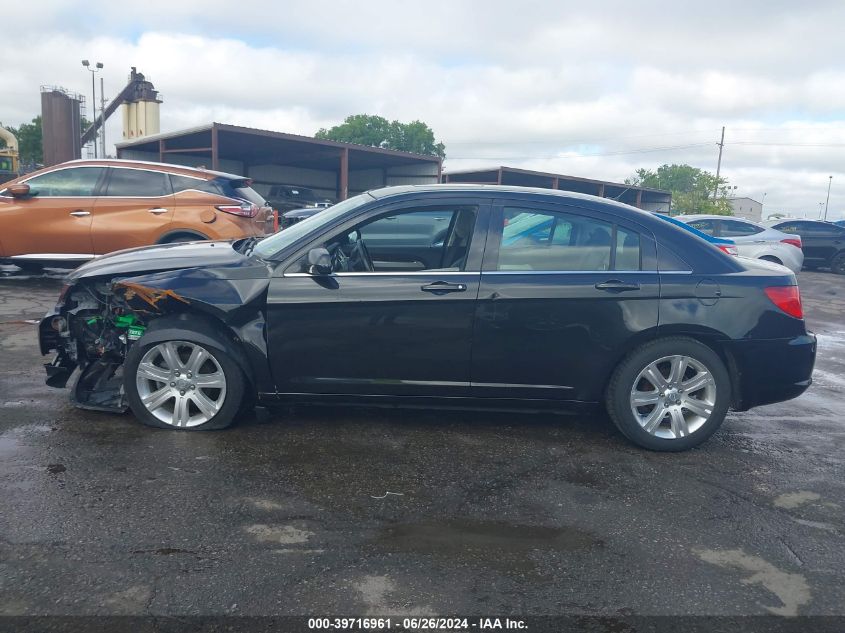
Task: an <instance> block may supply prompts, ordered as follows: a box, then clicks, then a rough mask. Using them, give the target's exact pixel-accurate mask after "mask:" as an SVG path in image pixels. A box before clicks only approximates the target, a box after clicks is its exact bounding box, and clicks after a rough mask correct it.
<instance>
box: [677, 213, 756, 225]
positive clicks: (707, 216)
mask: <svg viewBox="0 0 845 633" xmlns="http://www.w3.org/2000/svg"><path fill="white" fill-rule="evenodd" d="M674 217H676V218H678V219H679V220H739V221H740V222H749V223H751V224H759V222H757V221H756V220H749V219H748V218H741V217H739V216H738V215H719V214H717V213H689V214H688V213H682V214H680V215H676V216H674Z"/></svg>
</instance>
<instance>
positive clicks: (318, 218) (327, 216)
mask: <svg viewBox="0 0 845 633" xmlns="http://www.w3.org/2000/svg"><path fill="white" fill-rule="evenodd" d="M373 200H374V198H373V197H372V196H371V195H369V194H366V193H362V194H361V195H359V196H355V197H354V198H349V200H344V201H343V202H339V203H338V204H336V205H334V206H333V207H329V208H328V209H326V210H325V211H320V212H319V213H315V214H314V215H312V216H311V217H310V218H305V219H304V220H302V221H301V222H297V223H296V224H294V225H293V226H291V227H289V228H286V229H284V230H283V231H279V232H278V233H275V234H274V235H271V236H270V237H266V238H264V239H263V240H261V241H260V242H258V244H256V245H255V249H253V253H255V254H256V255H258V256H259V257H260V258H262V259H269V258H270V257H272V256H273V255H275V254H276V253H278V252H279V251H281V250H282V249H284V248H287V247H288V246H290V245H291V244H293V243H294V242H296V241H298V240H299V239H300V238H302V237H305V236H306V235H308V234H309V233H311V232H313V231H318V230H319V229H320V227H321V226H324V225H326V224H328V223H330V222H332V221H333V220H334V219H335V218H338V217H340V216H342V215H344V214H345V213H347V212H349V211H352V210H353V209H357V208H358V207H360V206H361V205H363V204H366V203H367V202H372V201H373Z"/></svg>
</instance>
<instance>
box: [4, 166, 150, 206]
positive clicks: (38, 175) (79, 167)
mask: <svg viewBox="0 0 845 633" xmlns="http://www.w3.org/2000/svg"><path fill="white" fill-rule="evenodd" d="M68 169H108V166H107V165H72V166H64V167H59V168H58V169H51V170H50V171H45V172H42V173H40V174H34V175H32V176H30V177H29V178H27V179H26V180H21V182H20V184H24V185H28V184H29V181H30V180H32V179H33V178H40V177H41V176H47V175H49V174H55V173H57V172H60V171H67V170H68ZM150 171H152V170H150ZM101 177H102V176H101ZM98 180H99V179H98ZM4 191H5V189H4ZM3 197H4V198H7V197H8V198H14V196H3ZM41 197H42V198H50V199H51V200H63V199H66V198H70V199H76V198H97V197H99V196H95V195H93V194H92V195H90V196H41Z"/></svg>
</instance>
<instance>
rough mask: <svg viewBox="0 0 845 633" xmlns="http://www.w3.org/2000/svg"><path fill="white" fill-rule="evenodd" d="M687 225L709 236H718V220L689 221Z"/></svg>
mask: <svg viewBox="0 0 845 633" xmlns="http://www.w3.org/2000/svg"><path fill="white" fill-rule="evenodd" d="M687 224H689V225H690V226H691V227H692V228H694V229H698V230H699V231H701V232H702V233H707V235H716V220H689V221H688V222H687Z"/></svg>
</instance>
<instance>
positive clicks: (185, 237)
mask: <svg viewBox="0 0 845 633" xmlns="http://www.w3.org/2000/svg"><path fill="white" fill-rule="evenodd" d="M207 239H208V238H207V237H205V236H204V235H199V234H198V233H175V234H173V235H168V236H167V237H165V238H164V239H162V240H161V241H160V242H159V244H179V243H180V242H200V241H203V240H207Z"/></svg>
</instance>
